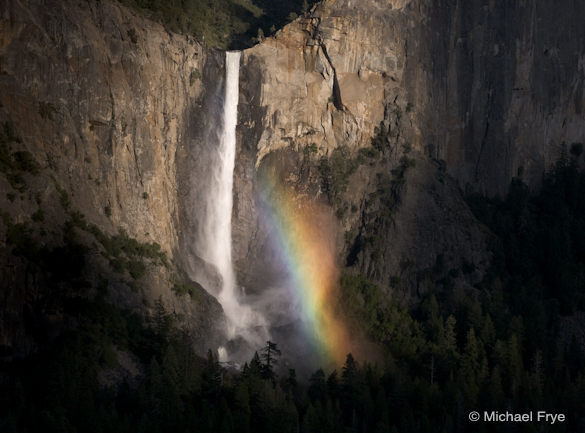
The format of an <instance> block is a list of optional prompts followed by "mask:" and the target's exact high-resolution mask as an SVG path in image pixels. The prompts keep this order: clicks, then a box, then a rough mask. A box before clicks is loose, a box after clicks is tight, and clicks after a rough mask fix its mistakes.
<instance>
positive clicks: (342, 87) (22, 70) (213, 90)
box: [0, 0, 585, 352]
mask: <svg viewBox="0 0 585 433" xmlns="http://www.w3.org/2000/svg"><path fill="white" fill-rule="evenodd" d="M563 3H564V4H565V7H562V5H559V4H558V2H552V1H544V2H523V1H521V2H516V4H514V5H510V4H509V2H504V1H497V0H490V1H486V0H483V1H479V0H448V1H447V0H441V1H432V2H428V1H423V0H387V1H380V0H361V1H355V0H351V1H350V0H325V1H324V2H322V3H321V4H319V5H318V6H316V7H314V8H313V10H312V11H311V13H310V14H308V15H306V16H304V17H300V18H299V19H297V20H296V21H294V22H293V23H291V24H289V25H287V26H286V27H285V28H283V29H282V30H280V31H278V32H277V34H276V35H275V36H274V37H270V38H267V39H265V40H264V41H263V42H262V43H261V44H259V45H257V46H255V47H253V48H251V49H248V50H246V51H245V52H244V53H243V56H242V64H241V79H240V105H239V123H238V130H237V133H238V155H237V161H236V171H235V174H234V176H235V191H234V210H233V242H234V244H233V248H234V257H235V261H236V263H235V265H236V269H237V272H238V280H239V281H240V282H241V283H242V284H243V285H245V286H246V287H248V288H250V289H257V290H260V289H261V286H262V285H265V284H267V283H266V279H269V278H268V276H267V274H270V272H274V278H278V273H279V271H280V270H279V269H277V268H275V266H276V265H275V263H274V262H273V260H272V258H271V254H272V253H271V248H270V245H269V239H268V238H267V233H266V230H265V227H264V226H263V223H262V216H261V209H260V207H261V206H260V203H259V200H258V197H259V194H260V192H261V187H260V184H259V181H260V180H261V177H262V173H267V172H271V173H275V174H276V175H277V176H279V177H280V178H281V179H282V180H283V183H285V184H286V185H287V186H288V187H290V188H292V189H293V190H294V191H295V192H296V194H297V195H298V197H299V199H303V200H317V201H321V202H323V203H326V204H327V205H328V206H330V208H331V212H332V213H335V214H336V215H337V217H338V218H337V221H338V224H337V227H336V236H337V239H336V242H337V245H338V249H339V252H340V253H339V263H340V266H347V267H348V268H349V269H350V270H351V271H352V272H360V273H364V274H367V275H368V276H369V277H370V278H372V279H374V280H376V281H378V282H379V283H380V284H381V285H383V286H384V287H388V288H392V289H395V290H399V289H401V290H402V291H403V294H404V296H405V297H406V298H408V299H416V298H417V297H418V296H419V295H420V294H422V293H423V292H424V291H426V290H430V289H432V288H433V287H434V286H433V283H432V281H436V280H437V279H439V278H440V277H442V276H445V275H451V276H453V275H458V276H457V277H454V278H455V280H456V284H461V285H464V286H469V285H471V284H474V283H476V282H477V281H478V280H479V279H480V278H481V276H482V273H483V270H485V268H486V267H487V266H488V265H489V261H490V256H489V253H488V252H487V247H486V237H487V235H486V232H485V230H484V229H483V228H482V227H481V226H480V225H479V224H478V223H477V222H476V220H475V219H474V218H473V216H472V214H471V212H470V211H469V209H468V208H467V205H466V204H465V201H464V200H463V192H468V191H480V192H486V193H489V194H502V193H504V192H505V191H506V189H507V186H508V184H509V182H510V180H511V179H512V177H514V176H521V177H522V178H523V179H524V180H525V181H526V182H528V183H529V184H530V185H533V186H537V185H538V182H539V180H540V178H541V175H542V172H543V170H545V169H546V168H547V166H548V165H549V164H550V163H551V162H552V161H554V160H555V159H556V158H557V156H558V155H559V154H560V151H561V149H562V148H563V147H564V146H570V145H571V144H572V143H575V142H582V141H583V139H584V134H585V122H584V121H583V111H582V110H583V99H584V93H583V92H584V89H583V80H584V70H583V68H584V55H585V46H584V45H585V42H584V41H585V27H583V26H582V23H581V21H580V18H581V17H582V16H584V14H585V4H580V3H578V2H577V3H575V2H568V1H567V2H563ZM223 75H224V55H223V53H221V52H215V51H213V50H208V49H205V48H203V47H202V46H201V45H199V44H198V43H197V42H196V41H194V40H192V39H191V38H189V37H187V36H181V35H176V34H172V33H169V32H167V31H165V30H164V29H163V28H162V27H161V26H159V25H157V24H155V23H153V22H150V21H148V20H147V19H145V18H142V17H140V16H138V15H137V14H136V13H135V12H133V11H131V10H129V9H127V8H124V7H122V6H120V5H118V4H117V3H115V2H110V1H109V0H102V1H99V2H89V3H87V4H86V3H84V4H83V5H80V4H78V3H77V2H74V1H72V0H71V1H70V0H67V1H56V0H50V1H40V0H31V1H28V2H22V1H18V0H12V1H6V2H3V3H2V5H1V9H0V102H1V104H2V105H1V106H0V120H1V121H2V122H5V121H10V122H12V124H13V125H14V130H15V131H16V134H17V135H18V136H19V137H20V138H21V140H20V142H17V141H15V140H12V141H13V142H12V144H11V146H13V150H14V151H24V150H26V151H28V152H30V154H31V155H32V156H33V157H34V160H36V161H37V163H38V164H39V166H40V171H39V173H37V174H35V175H32V174H31V173H23V174H22V176H23V178H24V181H25V183H26V185H27V188H25V189H24V190H22V191H20V190H19V189H18V188H17V189H15V186H14V182H15V180H14V179H12V183H11V181H10V178H9V177H10V176H8V175H6V176H0V206H1V208H2V210H3V212H4V213H5V214H6V215H7V218H8V217H9V218H10V219H11V220H12V221H13V223H14V224H16V223H27V224H32V222H31V218H30V217H31V215H32V214H33V213H34V212H35V211H37V210H38V209H39V208H41V209H43V211H44V215H45V217H44V222H39V223H38V224H37V225H34V224H33V226H34V227H33V229H32V232H31V233H32V235H33V237H34V238H35V239H37V241H38V242H39V243H41V244H42V245H60V244H62V242H63V240H62V237H63V236H62V233H61V230H60V229H58V228H59V227H61V226H62V225H63V223H64V222H65V221H66V220H70V219H72V218H73V217H75V216H76V214H74V213H73V212H78V213H81V214H83V215H84V218H85V221H86V222H87V224H88V225H91V224H93V225H95V226H96V227H98V228H99V229H100V230H101V231H102V232H103V233H105V234H106V235H108V236H113V235H115V234H116V233H117V232H118V231H119V230H120V229H123V230H125V232H126V233H127V235H128V236H129V237H130V238H134V239H136V240H138V241H139V242H142V243H151V242H156V243H158V244H159V245H160V248H161V251H164V252H165V253H166V255H167V257H168V258H169V263H170V265H169V266H168V267H165V266H160V265H152V266H149V267H148V271H147V273H146V276H143V277H141V278H139V280H138V281H137V282H135V283H134V285H136V284H138V285H139V286H140V287H141V288H142V291H139V293H138V294H137V293H136V292H133V291H132V290H131V287H130V285H131V284H129V282H128V278H127V277H128V275H127V274H126V275H125V276H124V278H119V277H116V275H115V273H112V271H103V272H105V273H106V275H108V276H111V278H112V280H120V282H119V283H116V284H112V288H113V289H114V290H110V292H111V293H110V296H111V298H112V299H113V300H114V301H115V302H118V303H120V304H122V305H125V306H129V307H131V308H135V309H141V308H143V307H142V303H143V302H144V301H143V300H144V299H145V300H146V303H147V304H148V305H152V304H153V302H154V301H155V300H156V299H159V298H160V299H162V300H163V302H164V304H165V306H166V307H167V308H168V309H170V310H172V311H175V312H176V313H177V314H178V315H181V316H182V317H183V318H184V323H185V324H188V325H189V327H190V328H191V329H192V330H194V331H195V333H196V334H197V335H199V337H198V338H199V341H200V342H207V341H209V340H208V339H209V336H210V335H212V334H213V333H214V330H216V328H217V327H218V326H220V323H218V322H221V319H219V318H220V317H221V310H220V308H219V306H218V304H217V303H216V302H214V301H213V300H212V299H210V298H208V297H205V296H204V297H203V298H200V299H199V300H194V299H195V298H194V299H191V298H189V297H188V296H186V295H185V296H175V294H174V293H173V292H172V291H171V287H173V285H175V284H176V283H177V280H181V281H185V280H189V279H194V280H197V281H198V282H199V283H201V284H202V285H203V286H204V287H205V289H206V290H207V291H208V292H210V293H214V291H216V290H217V287H218V286H219V284H220V281H219V279H218V276H217V274H216V272H215V271H214V270H213V269H212V268H211V267H210V266H209V265H208V264H206V263H204V262H203V261H202V260H201V259H199V258H198V254H197V248H196V245H197V236H196V233H197V227H198V224H199V221H200V218H201V209H199V207H198V203H200V197H201V194H203V193H204V187H205V179H206V177H207V176H209V164H210V162H211V161H210V160H209V157H208V152H207V151H206V149H208V146H210V145H211V143H212V141H213V140H211V135H212V134H213V129H210V128H209V127H208V125H210V124H214V123H217V121H218V119H219V117H220V116H219V113H218V109H219V108H220V106H221V95H222V91H223V90H222V89H223V85H224V84H223V79H222V77H223ZM210 134H211V135H210ZM373 139H374V140H373ZM372 140H373V141H372ZM563 143H564V144H563ZM5 174H6V173H5ZM16 183H17V186H18V185H19V184H18V182H16ZM65 199H66V200H65ZM65 205H67V206H65ZM77 216H79V215H77ZM2 227H3V228H2V230H3V231H2V236H1V237H0V242H1V243H0V249H1V254H0V255H1V257H2V264H1V267H2V281H3V283H2V296H3V300H4V302H3V303H2V305H1V306H0V310H1V311H0V314H1V320H2V330H1V332H0V337H1V339H2V341H1V344H2V345H3V346H4V347H13V346H14V342H16V341H25V340H26V339H24V338H23V337H22V336H23V335H24V334H26V333H27V332H28V331H26V329H25V326H24V325H23V320H22V319H21V317H22V315H23V310H24V309H25V308H28V307H27V306H29V307H31V308H33V307H34V306H35V305H36V306H37V307H38V305H40V304H42V302H40V301H39V299H41V300H42V299H45V298H47V297H50V294H47V293H43V291H42V287H41V286H42V284H37V283H34V282H32V283H31V281H33V280H34V278H33V279H32V280H31V277H30V272H29V271H27V264H26V260H24V259H23V258H22V257H16V256H14V255H12V254H11V251H12V247H11V245H10V244H9V242H8V240H9V239H8V238H9V235H8V228H7V226H6V224H4V225H3V226H2ZM77 232H80V233H78V234H79V236H81V237H84V236H85V238H87V239H86V240H87V242H88V243H89V244H91V243H95V239H94V238H93V237H92V236H91V235H90V234H88V233H87V231H84V230H79V228H78V229H77ZM81 232H83V233H81ZM94 252H95V254H94V256H95V260H93V262H92V266H93V267H94V268H95V269H94V272H93V274H94V277H95V278H97V276H99V275H100V272H101V271H100V267H104V268H108V260H107V257H106V258H104V257H103V255H104V254H103V253H104V251H103V249H100V248H97V249H96V250H95V251H94ZM181 269H182V270H183V271H184V272H181ZM103 272H102V273H103ZM108 272H109V273H108ZM90 277H91V275H90ZM35 281H36V280H35ZM37 307H34V308H37ZM38 308H40V307H38ZM51 314H52V313H51ZM51 314H49V313H47V314H45V316H46V317H48V316H51ZM45 316H43V317H45ZM54 316H55V315H54V314H53V315H52V316H51V317H54ZM216 319H217V320H216ZM47 320H49V319H47ZM51 320H52V319H51ZM55 320H57V319H55ZM23 344H24V345H26V344H28V343H26V344H25V343H23ZM202 344H203V343H202ZM202 349H204V348H202ZM18 350H19V351H21V352H26V351H27V350H28V349H27V348H26V347H21V348H19V349H18Z"/></svg>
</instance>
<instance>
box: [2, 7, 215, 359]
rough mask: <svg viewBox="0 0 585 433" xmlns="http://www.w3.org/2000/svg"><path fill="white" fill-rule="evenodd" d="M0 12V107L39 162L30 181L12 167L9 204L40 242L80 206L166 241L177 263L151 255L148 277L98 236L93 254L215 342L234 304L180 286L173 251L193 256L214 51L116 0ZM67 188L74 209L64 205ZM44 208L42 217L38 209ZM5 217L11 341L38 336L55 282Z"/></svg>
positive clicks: (126, 302) (116, 226)
mask: <svg viewBox="0 0 585 433" xmlns="http://www.w3.org/2000/svg"><path fill="white" fill-rule="evenodd" d="M0 14H1V15H0V69H1V72H0V95H1V97H0V99H1V101H0V102H1V104H2V105H1V108H0V116H1V119H0V120H1V121H2V122H5V121H6V122H11V124H13V125H14V130H15V131H16V134H17V135H18V136H19V137H20V138H21V143H12V146H13V147H14V146H16V147H15V150H27V151H28V152H30V154H32V155H33V157H34V159H35V160H36V161H37V162H38V164H39V166H40V171H39V173H38V174H36V175H35V176H32V175H30V174H25V177H26V183H27V188H26V190H25V191H23V192H22V193H18V192H15V191H14V188H12V187H11V185H10V184H9V182H8V180H7V178H6V177H5V176H0V190H1V191H2V193H1V194H0V206H1V208H2V210H6V211H7V212H8V214H9V216H10V218H12V219H13V221H14V222H15V223H26V224H29V225H32V227H33V228H32V231H31V234H32V236H33V237H34V238H35V239H36V242H37V243H38V244H39V246H40V247H42V246H45V245H49V246H50V245H60V244H62V242H63V240H62V236H61V229H60V227H61V226H62V224H63V223H64V222H65V221H66V220H68V219H69V215H68V213H69V214H71V212H78V213H80V214H82V215H83V216H84V217H85V220H86V221H87V223H88V224H95V226H97V227H99V228H100V229H101V231H102V232H103V233H104V234H105V235H106V236H113V235H116V234H117V233H118V230H124V231H125V232H126V233H127V235H128V237H130V238H134V239H136V240H138V241H139V242H142V243H152V242H156V243H158V244H159V245H160V249H161V250H162V251H164V252H165V253H166V256H167V258H168V259H169V266H167V267H164V266H155V265H153V266H150V265H149V266H148V271H147V273H146V275H145V276H143V277H141V278H139V279H138V280H137V281H133V279H132V278H127V277H128V275H127V274H126V276H125V277H124V278H122V277H120V275H118V274H116V273H113V272H111V271H107V268H108V263H107V261H106V260H103V259H102V258H101V256H102V255H103V254H104V252H103V250H101V249H100V248H98V249H97V250H96V251H95V254H92V256H93V257H94V258H95V260H93V259H92V263H91V265H90V267H91V268H95V271H93V272H92V273H93V274H97V275H99V274H100V273H102V274H103V275H104V276H106V277H108V279H110V278H111V282H112V285H111V287H110V297H111V298H112V300H114V301H115V302H116V303H117V304H119V305H121V306H123V307H127V308H134V309H142V310H144V308H145V307H144V304H146V305H147V306H148V305H150V306H152V305H153V303H154V301H156V300H157V299H161V300H162V301H163V303H164V305H165V307H166V308H167V310H170V311H171V312H175V313H176V314H177V315H179V316H181V317H183V322H184V323H185V324H186V325H187V326H188V327H189V328H191V329H192V330H193V331H194V335H196V336H198V338H199V339H200V340H199V343H201V344H203V341H205V344H208V342H209V337H210V335H211V334H212V333H213V330H214V328H215V327H216V326H217V323H215V322H218V321H219V320H220V318H221V316H222V315H221V307H220V306H219V304H218V303H217V302H216V301H215V300H214V299H213V298H210V297H207V298H206V297H205V296H203V297H202V298H200V299H199V301H200V302H196V301H193V300H191V299H190V297H189V296H186V295H185V296H180V297H177V296H175V295H174V294H173V292H172V291H171V287H173V285H174V284H175V283H177V282H179V281H178V279H182V278H183V276H182V275H181V276H177V275H178V274H177V270H176V267H175V265H181V267H183V268H185V266H184V264H183V263H182V262H181V261H180V259H179V257H181V254H179V252H180V251H181V248H182V242H181V236H182V233H183V229H182V228H183V227H184V226H185V227H186V226H187V225H188V224H189V215H190V211H189V209H190V208H191V206H190V204H189V203H187V202H186V201H185V200H182V199H181V198H182V197H183V196H184V192H185V190H187V189H188V188H189V186H188V184H189V181H190V179H189V176H188V168H186V167H185V166H184V165H182V163H183V162H184V155H185V154H186V153H187V151H186V150H185V149H189V147H190V146H191V145H192V143H194V140H195V139H196V133H195V132H194V131H195V129H194V127H193V124H194V123H196V122H198V121H199V119H198V117H200V116H202V112H201V109H200V103H201V101H200V96H201V95H202V94H203V91H204V89H203V86H202V81H201V78H202V72H203V70H204V65H205V64H206V59H207V56H208V52H207V51H206V50H204V49H203V48H202V47H201V46H200V45H199V44H198V43H197V42H195V41H194V40H193V39H191V38H189V37H186V36H180V35H176V34H170V33H168V32H166V31H165V30H164V28H163V27H162V26H160V25H158V24H155V23H153V22H151V21H149V20H147V19H145V18H142V17H140V16H138V15H137V14H136V13H134V12H132V11H131V10H129V9H127V8H124V7H121V6H119V5H118V4H117V3H115V2H109V1H104V2H89V3H87V4H84V5H80V4H77V3H76V2H74V1H49V2H45V1H30V2H20V1H9V2H3V3H2V6H1V9H0ZM63 195H64V196H65V198H66V201H67V202H68V209H64V206H61V205H60V202H61V204H62V202H63V201H62V200H61V198H62V197H63ZM15 196H16V200H15V199H14V197H15ZM37 209H42V211H43V212H44V222H38V223H34V222H31V220H30V216H31V214H33V212H35V211H36V210H37ZM2 231H3V234H2V236H1V239H2V240H1V241H0V242H1V244H0V246H1V248H2V250H3V254H2V257H3V260H4V261H5V263H3V267H2V269H3V270H2V272H3V277H4V278H2V280H3V281H2V283H1V284H0V286H1V287H2V293H3V296H4V299H5V300H6V302H5V303H4V302H3V303H2V307H1V308H0V309H2V318H3V320H2V322H3V326H2V332H1V338H2V341H1V343H2V344H3V345H4V346H5V347H9V348H10V347H12V348H13V349H14V350H16V351H20V352H26V351H27V349H26V348H25V347H19V348H18V349H16V348H14V347H13V346H14V344H16V342H23V341H26V338H24V336H23V334H24V333H25V330H24V328H23V326H24V325H23V320H22V317H23V311H24V309H26V308H31V309H33V310H34V309H38V308H41V307H38V305H39V304H42V302H43V300H44V299H45V298H46V297H50V296H54V294H50V293H43V290H44V289H43V288H42V287H41V286H42V285H43V284H41V283H38V284H35V282H34V281H36V280H35V279H34V278H33V279H32V281H33V283H32V284H31V275H30V272H29V270H28V269H29V268H27V266H26V265H25V263H24V261H23V260H21V259H19V258H15V257H13V255H11V254H10V251H11V250H12V249H13V248H12V246H11V245H8V244H7V243H6V240H7V239H6V236H5V235H6V227H5V226H3V228H2ZM77 232H80V230H77ZM81 232H82V231H81ZM80 235H81V236H84V233H80ZM87 237H88V239H87V243H88V244H90V245H91V244H97V243H98V242H96V239H93V238H92V237H91V236H87ZM100 267H103V268H104V269H102V271H99V269H100ZM33 274H34V272H33ZM88 278H90V279H91V275H90V276H88ZM116 280H123V281H122V282H121V283H120V284H117V283H113V281H116ZM126 283H131V284H130V285H131V286H133V287H130V288H129V287H128V286H129V284H126ZM136 288H138V293H136ZM130 289H132V290H130ZM45 292H46V290H45ZM41 309H42V308H41ZM47 314H49V315H50V313H46V312H45V311H39V312H37V313H35V315H36V316H40V317H44V316H46V315H47ZM9 317H10V318H12V319H10V320H9ZM9 323H10V324H9ZM206 340H207V341H206ZM206 349H207V346H204V347H201V350H206Z"/></svg>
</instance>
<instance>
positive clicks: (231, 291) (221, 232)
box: [203, 51, 266, 361]
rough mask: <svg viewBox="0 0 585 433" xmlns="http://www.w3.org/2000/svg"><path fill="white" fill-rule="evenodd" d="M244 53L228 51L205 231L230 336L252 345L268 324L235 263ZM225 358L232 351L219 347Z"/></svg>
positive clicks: (261, 339) (261, 338) (207, 253)
mask: <svg viewBox="0 0 585 433" xmlns="http://www.w3.org/2000/svg"><path fill="white" fill-rule="evenodd" d="M240 54H241V53H240V52H239V51H231V52H226V80H225V94H224V101H223V126H222V129H221V131H220V133H219V134H218V139H219V140H218V141H219V142H218V147H217V152H218V155H217V161H218V165H217V167H215V169H214V170H213V176H212V179H209V189H208V191H207V203H206V215H205V224H204V231H203V237H204V239H203V245H204V246H205V248H204V250H205V251H204V256H205V259H206V260H207V261H208V262H209V263H211V264H213V265H214V266H215V267H216V268H217V270H218V272H219V274H220V275H221V277H222V287H221V291H220V293H219V296H218V301H219V302H220V303H221V305H222V307H223V310H224V313H225V315H226V317H227V320H228V329H227V337H228V339H232V338H235V337H241V338H243V339H244V340H246V341H247V342H248V343H250V345H251V346H257V345H262V344H263V343H264V341H265V340H264V339H265V337H266V335H265V334H266V331H265V329H266V326H265V321H264V318H263V316H262V315H261V314H258V313H257V312H254V311H253V310H252V309H251V308H250V306H248V305H245V304H243V303H242V302H241V299H240V293H239V292H240V290H238V288H237V284H236V278H235V274H234V269H233V263H232V207H233V198H232V197H233V183H234V181H233V179H234V165H235V158H236V124H237V120H238V97H239V72H240V71H239V69H240ZM219 353H220V358H224V359H221V360H222V361H225V360H227V358H228V357H229V355H230V354H229V353H227V351H226V349H225V348H220V349H219Z"/></svg>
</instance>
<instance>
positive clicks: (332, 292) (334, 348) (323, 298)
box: [260, 176, 351, 365]
mask: <svg viewBox="0 0 585 433" xmlns="http://www.w3.org/2000/svg"><path fill="white" fill-rule="evenodd" d="M260 185H262V188H261V190H262V191H261V194H260V196H261V197H260V198H261V201H262V202H263V204H264V206H263V207H264V210H265V212H266V214H267V216H268V220H269V225H270V226H272V227H271V228H272V237H273V238H274V239H273V241H275V244H276V250H277V251H278V252H279V254H280V256H281V257H280V258H281V261H282V262H283V263H284V264H285V266H286V268H287V269H288V271H289V273H290V276H291V280H292V292H293V294H294V296H295V297H296V298H297V299H296V301H297V302H298V304H299V305H300V307H301V308H300V310H301V322H302V324H303V328H304V333H305V336H306V342H307V344H309V345H311V347H310V349H312V352H313V353H315V355H316V356H317V358H318V359H319V361H320V362H321V363H323V364H327V363H329V364H331V363H336V364H337V365H340V364H342V363H343V362H344V361H345V357H346V355H347V354H348V353H349V352H351V343H350V341H351V340H350V338H349V333H348V330H347V328H346V327H345V324H344V322H343V321H342V320H341V318H340V317H339V315H338V313H337V311H336V308H337V306H338V281H339V272H338V269H337V266H336V260H335V238H334V235H333V230H332V227H333V224H334V222H333V218H332V216H331V214H330V212H328V211H327V210H326V209H325V207H324V206H319V204H317V203H314V202H310V201H308V200H301V199H300V198H299V197H298V195H297V196H293V194H292V193H291V192H290V191H289V190H288V189H286V188H284V187H283V186H282V185H280V184H279V182H276V181H274V179H272V178H271V177H270V176H268V178H267V179H262V181H261V182H260Z"/></svg>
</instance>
